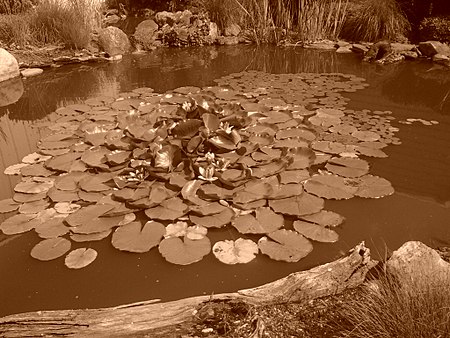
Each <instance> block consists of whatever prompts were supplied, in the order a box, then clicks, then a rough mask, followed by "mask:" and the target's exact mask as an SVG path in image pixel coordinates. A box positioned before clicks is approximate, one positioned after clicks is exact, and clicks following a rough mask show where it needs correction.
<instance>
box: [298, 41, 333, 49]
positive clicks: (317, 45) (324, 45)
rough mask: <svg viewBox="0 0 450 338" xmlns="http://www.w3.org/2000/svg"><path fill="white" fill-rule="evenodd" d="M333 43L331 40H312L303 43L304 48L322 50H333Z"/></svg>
mask: <svg viewBox="0 0 450 338" xmlns="http://www.w3.org/2000/svg"><path fill="white" fill-rule="evenodd" d="M334 45H335V43H334V42H333V41H328V40H325V41H318V42H313V43H310V44H307V45H305V46H304V47H305V48H312V49H322V50H335V49H336V47H335V46H334Z"/></svg>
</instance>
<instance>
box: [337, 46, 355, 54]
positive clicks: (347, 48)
mask: <svg viewBox="0 0 450 338" xmlns="http://www.w3.org/2000/svg"><path fill="white" fill-rule="evenodd" d="M336 53H340V54H344V53H353V51H352V46H351V45H348V46H342V47H338V49H336Z"/></svg>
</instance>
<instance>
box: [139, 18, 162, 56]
mask: <svg viewBox="0 0 450 338" xmlns="http://www.w3.org/2000/svg"><path fill="white" fill-rule="evenodd" d="M157 31H158V25H157V24H156V22H155V21H153V20H151V19H149V20H144V21H142V22H141V23H140V24H139V25H137V27H136V31H135V32H134V34H133V38H134V40H135V41H136V44H139V45H141V46H142V47H143V49H146V50H149V49H152V48H154V45H155V40H156V32H157Z"/></svg>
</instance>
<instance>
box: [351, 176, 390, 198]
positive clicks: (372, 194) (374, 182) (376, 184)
mask: <svg viewBox="0 0 450 338" xmlns="http://www.w3.org/2000/svg"><path fill="white" fill-rule="evenodd" d="M355 182H356V183H357V185H358V188H357V189H358V190H357V191H356V192H355V195H356V196H359V197H365V198H380V197H385V196H389V195H392V194H393V193H394V188H393V187H392V184H391V182H389V181H388V180H386V179H385V178H382V177H378V176H373V175H366V176H363V177H359V178H358V179H356V180H355Z"/></svg>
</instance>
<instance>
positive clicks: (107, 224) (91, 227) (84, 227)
mask: <svg viewBox="0 0 450 338" xmlns="http://www.w3.org/2000/svg"><path fill="white" fill-rule="evenodd" d="M80 210H82V209H80ZM75 213H76V212H75ZM75 213H73V214H70V215H69V216H68V217H70V216H71V215H74V214H75ZM121 221H123V216H114V217H96V218H92V219H91V220H90V221H88V222H86V223H83V224H81V225H78V226H72V227H70V230H71V231H72V232H74V233H77V234H92V233H96V232H103V231H106V230H109V229H111V228H114V227H115V226H118V225H119V223H120V222H121ZM66 222H67V218H66Z"/></svg>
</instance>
